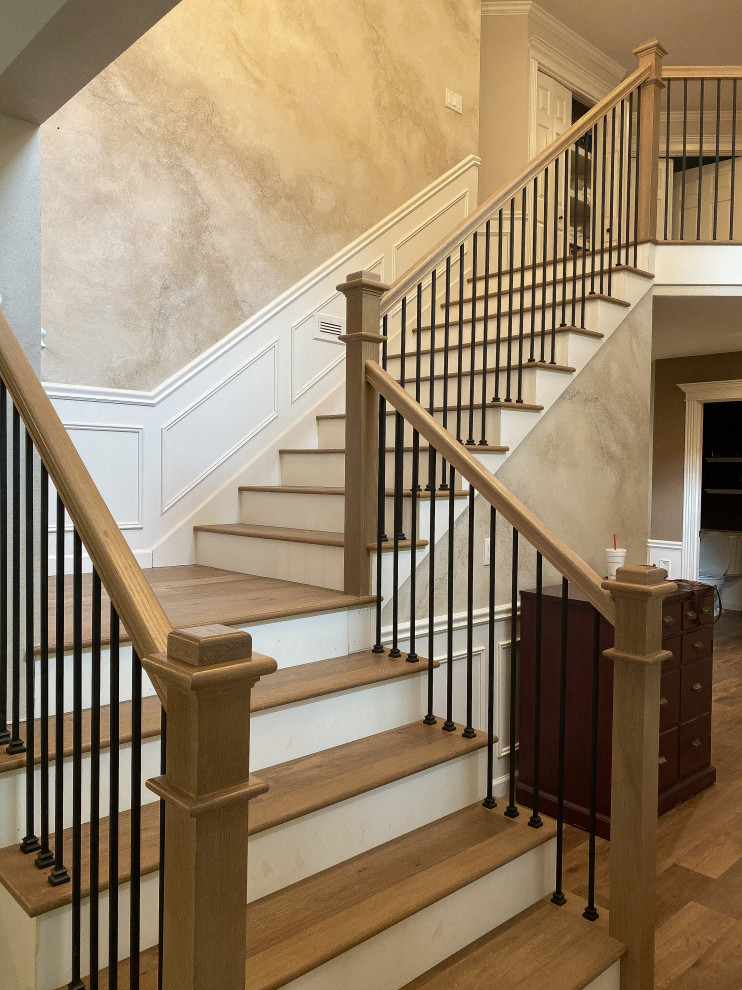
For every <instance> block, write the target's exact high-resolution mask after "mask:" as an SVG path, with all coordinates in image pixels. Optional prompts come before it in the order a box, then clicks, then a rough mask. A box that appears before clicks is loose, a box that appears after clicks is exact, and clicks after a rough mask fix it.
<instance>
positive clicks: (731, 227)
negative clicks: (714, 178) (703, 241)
mask: <svg viewBox="0 0 742 990" xmlns="http://www.w3.org/2000/svg"><path fill="white" fill-rule="evenodd" d="M736 170H737V80H736V79H734V80H733V81H732V180H731V182H732V199H731V202H730V204H729V207H730V212H729V240H730V241H733V240H734V180H735V172H736Z"/></svg>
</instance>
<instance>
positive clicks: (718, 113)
mask: <svg viewBox="0 0 742 990" xmlns="http://www.w3.org/2000/svg"><path fill="white" fill-rule="evenodd" d="M720 138H721V79H717V80H716V154H715V156H714V223H713V234H712V240H714V241H715V240H716V227H717V223H718V220H719V141H720ZM699 179H700V175H699Z"/></svg>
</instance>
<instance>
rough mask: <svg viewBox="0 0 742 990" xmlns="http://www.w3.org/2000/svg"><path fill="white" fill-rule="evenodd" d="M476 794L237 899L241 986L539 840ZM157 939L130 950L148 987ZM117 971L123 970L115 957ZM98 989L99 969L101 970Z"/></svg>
mask: <svg viewBox="0 0 742 990" xmlns="http://www.w3.org/2000/svg"><path fill="white" fill-rule="evenodd" d="M554 834H555V827H554V825H553V823H551V822H547V823H546V825H545V827H544V828H543V829H538V830H536V829H531V828H528V827H527V826H526V825H525V824H524V823H522V822H513V821H510V820H509V819H507V818H505V817H504V815H503V814H502V813H501V811H500V810H499V809H494V810H492V811H488V810H486V809H485V808H483V807H482V806H481V805H480V804H476V805H471V806H470V807H468V808H464V809H463V810H462V811H457V812H454V813H453V814H451V815H448V816H446V817H445V818H441V819H438V820H437V821H434V822H432V823H431V824H429V825H424V826H423V827H421V828H418V829H415V830H414V831H412V832H408V833H407V834H406V835H403V836H400V837H399V838H397V839H392V840H391V841H390V842H386V843H384V844H383V845H381V846H377V847H375V848H374V849H370V850H368V851H367V852H364V853H361V854H360V855H358V856H354V857H353V858H352V859H349V860H346V861H345V862H343V863H340V864H338V865H337V866H333V867H330V868H329V869H327V870H323V871H322V872H321V873H317V874H315V875H314V876H312V877H308V878H307V879H306V880H301V881H299V882H298V883H295V884H292V885H291V886H289V887H285V888H284V889H283V890H279V891H276V892H275V893H274V894H269V895H267V896H266V897H262V898H260V900H257V901H253V902H252V903H250V904H248V908H247V958H246V961H245V972H246V979H247V986H249V987H250V990H278V988H279V987H282V986H285V985H286V984H287V983H290V982H291V981H292V980H294V979H297V978H298V977H299V976H301V975H303V974H304V973H308V972H310V971H311V970H312V969H314V968H316V967H317V966H321V965H322V964H323V963H325V962H327V961H328V960H330V959H333V958H335V957H336V956H339V955H340V954H341V953H343V952H345V951H347V950H348V949H351V948H353V947H354V946H356V945H360V944H361V943H362V942H365V941H366V940H368V939H370V938H373V936H374V935H377V934H379V932H382V931H385V930H386V929H388V928H391V927H392V926H393V925H395V924H397V923H398V922H400V921H403V920H404V919H405V918H409V917H411V916H412V915H414V914H416V913H417V912H419V911H421V910H423V909H424V908H426V907H428V906H429V905H431V904H434V903H435V902H436V901H439V900H441V899H442V898H444V897H446V896H448V895H449V894H452V893H454V892H456V891H457V890H461V889H462V888H463V887H465V886H466V885H467V884H470V883H473V882H474V881H476V880H478V879H480V878H481V877H483V876H486V875H487V874H488V873H491V872H493V871H494V870H496V869H498V868H500V867H501V866H504V865H505V864H507V863H509V862H512V861H513V860H514V859H517V858H518V857H519V856H521V855H523V854H524V853H526V852H528V851H530V850H531V849H534V848H536V847H537V846H539V845H541V844H542V843H543V842H547V841H548V840H549V839H551V838H552V837H553V835H554ZM156 958H157V948H156V947H155V948H152V949H148V950H146V952H143V953H142V954H141V956H140V973H141V974H142V984H141V990H155V987H156V986H157V982H156V980H157V973H156V969H157V967H156ZM120 967H123V968H120V972H122V973H124V972H127V971H128V968H127V967H126V964H120ZM101 976H102V979H101V982H100V988H101V990H106V988H107V987H108V982H107V979H106V974H105V973H102V974H101Z"/></svg>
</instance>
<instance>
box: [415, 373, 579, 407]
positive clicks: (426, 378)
mask: <svg viewBox="0 0 742 990" xmlns="http://www.w3.org/2000/svg"><path fill="white" fill-rule="evenodd" d="M511 367H512V371H513V372H517V370H518V368H519V367H522V368H523V370H524V371H528V370H529V369H534V368H539V369H541V370H542V371H553V372H556V373H558V374H562V375H573V374H574V373H575V372H576V371H577V368H573V367H572V366H571V365H569V364H556V363H554V364H551V363H550V362H549V361H523V363H522V365H521V363H520V362H515V363H514V364H513V365H512V366H511ZM506 370H507V369H506V368H503V367H501V368H500V374H501V375H504V374H505V372H506ZM495 371H496V369H495V368H494V367H491V368H487V374H488V375H494V374H495ZM456 374H457V372H456V371H455V370H453V371H452V370H449V372H448V376H446V375H445V374H444V373H443V372H442V371H441V372H438V373H437V374H435V375H433V378H434V379H435V380H436V381H440V380H442V379H444V378H446V377H448V378H455V377H456ZM463 374H464V375H469V374H470V370H469V369H468V368H464V369H463ZM483 374H484V370H483V369H482V368H475V369H474V377H475V378H476V377H478V376H479V377H481V376H482V375H483ZM414 380H415V381H417V380H418V379H417V376H415V379H414ZM419 380H420V381H421V382H429V381H430V375H420V379H419ZM467 408H468V406H467Z"/></svg>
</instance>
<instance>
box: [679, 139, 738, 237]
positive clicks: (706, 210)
mask: <svg viewBox="0 0 742 990" xmlns="http://www.w3.org/2000/svg"><path fill="white" fill-rule="evenodd" d="M674 179H675V181H674V184H673V189H672V193H673V196H672V201H673V233H672V234H670V232H669V231H668V236H670V237H673V236H674V237H675V238H679V237H680V228H681V223H680V221H681V212H682V214H683V220H684V223H683V238H684V239H685V240H686V241H690V240H696V237H697V234H698V185H699V182H700V185H701V238H700V239H701V240H702V241H710V240H713V239H714V200H715V199H716V200H717V207H716V239H717V240H719V241H726V240H728V239H729V228H730V217H731V210H732V161H731V159H728V160H727V161H725V162H721V163H720V164H719V178H718V187H717V178H716V164H715V163H712V164H711V165H703V166H701V168H689V169H688V170H687V171H686V173H685V209H683V173H682V172H676V173H675V176H674ZM740 180H742V158H738V159H737V160H736V163H735V181H734V237H735V238H736V239H739V238H740V237H742V181H740ZM717 188H718V195H716V196H715V192H716V190H717ZM663 209H664V204H663Z"/></svg>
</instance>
